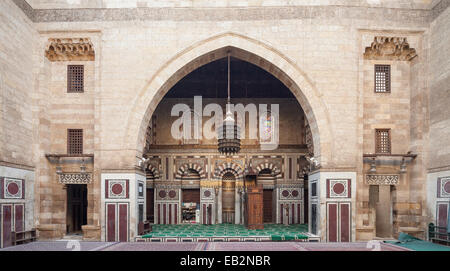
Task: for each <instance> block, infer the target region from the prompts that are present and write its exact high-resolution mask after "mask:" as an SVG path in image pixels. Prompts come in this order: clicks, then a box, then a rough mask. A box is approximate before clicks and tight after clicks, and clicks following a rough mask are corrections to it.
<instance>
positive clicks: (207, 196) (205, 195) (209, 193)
mask: <svg viewBox="0 0 450 271" xmlns="http://www.w3.org/2000/svg"><path fill="white" fill-rule="evenodd" d="M200 193H201V200H202V201H204V200H214V195H215V191H214V188H202V189H201V191H200Z"/></svg>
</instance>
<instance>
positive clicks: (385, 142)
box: [375, 129, 391, 153]
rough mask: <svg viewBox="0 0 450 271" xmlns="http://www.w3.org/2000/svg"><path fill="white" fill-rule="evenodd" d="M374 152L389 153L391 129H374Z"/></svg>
mask: <svg viewBox="0 0 450 271" xmlns="http://www.w3.org/2000/svg"><path fill="white" fill-rule="evenodd" d="M375 153H391V131H390V130H389V129H376V130H375Z"/></svg>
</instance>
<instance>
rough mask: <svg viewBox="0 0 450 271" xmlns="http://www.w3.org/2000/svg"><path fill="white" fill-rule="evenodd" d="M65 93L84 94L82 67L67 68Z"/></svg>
mask: <svg viewBox="0 0 450 271" xmlns="http://www.w3.org/2000/svg"><path fill="white" fill-rule="evenodd" d="M67 92H75V93H81V92H84V66H83V65H69V66H67Z"/></svg>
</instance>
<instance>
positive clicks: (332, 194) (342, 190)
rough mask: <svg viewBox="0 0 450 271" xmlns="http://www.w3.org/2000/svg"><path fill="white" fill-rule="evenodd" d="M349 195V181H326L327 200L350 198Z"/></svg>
mask: <svg viewBox="0 0 450 271" xmlns="http://www.w3.org/2000/svg"><path fill="white" fill-rule="evenodd" d="M350 194H351V193H350V180H345V179H344V180H340V179H336V180H333V179H328V180H327V198H350V197H351V195H350Z"/></svg>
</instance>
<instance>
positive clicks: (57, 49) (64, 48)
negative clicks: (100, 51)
mask: <svg viewBox="0 0 450 271" xmlns="http://www.w3.org/2000/svg"><path fill="white" fill-rule="evenodd" d="M45 56H46V57H47V58H48V60H50V61H94V60H95V51H94V46H93V45H92V43H91V41H90V39H88V38H80V39H49V45H48V47H47V50H46V51H45Z"/></svg>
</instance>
